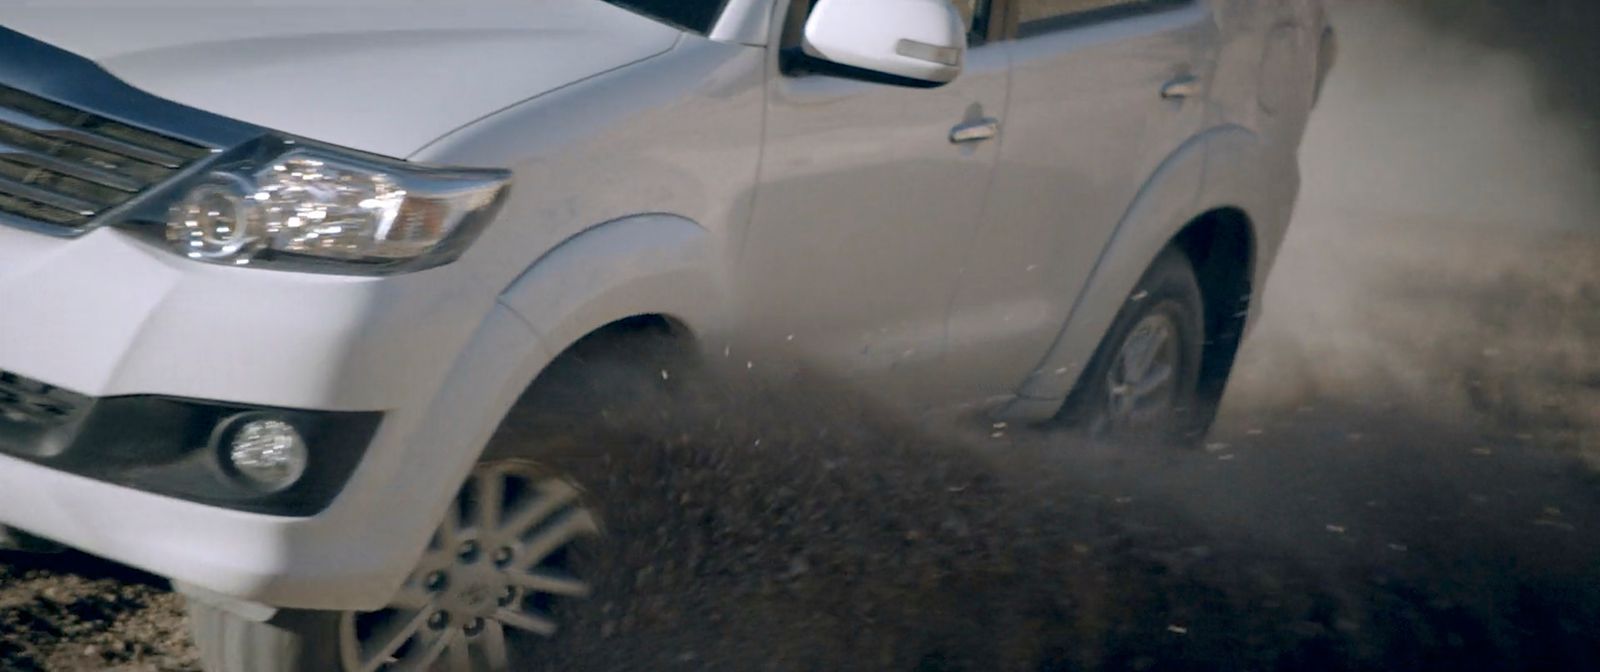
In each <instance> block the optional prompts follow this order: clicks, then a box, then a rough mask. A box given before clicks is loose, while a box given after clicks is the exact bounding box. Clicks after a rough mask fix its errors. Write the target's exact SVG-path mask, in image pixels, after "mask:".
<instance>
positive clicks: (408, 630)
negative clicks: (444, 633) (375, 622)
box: [361, 610, 428, 672]
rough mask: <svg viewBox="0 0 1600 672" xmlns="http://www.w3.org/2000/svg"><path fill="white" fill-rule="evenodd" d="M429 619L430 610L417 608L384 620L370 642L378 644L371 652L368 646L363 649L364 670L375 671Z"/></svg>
mask: <svg viewBox="0 0 1600 672" xmlns="http://www.w3.org/2000/svg"><path fill="white" fill-rule="evenodd" d="M427 619H428V612H426V611H422V610H417V611H412V612H397V613H395V614H394V616H393V617H391V618H390V619H388V620H386V621H384V622H383V625H382V626H380V629H379V630H378V631H376V632H374V633H373V636H372V637H371V639H369V640H368V641H369V642H372V643H375V644H376V645H377V646H376V647H375V648H374V650H372V651H371V652H370V653H369V652H368V650H367V647H362V649H361V670H362V672H373V671H374V670H377V669H378V668H380V667H383V665H384V663H387V662H389V660H390V659H391V658H393V657H394V652H395V651H398V650H400V646H401V645H402V644H405V643H406V640H408V639H411V637H412V635H415V634H417V629H418V628H421V627H422V624H423V622H424V621H426V620H427Z"/></svg>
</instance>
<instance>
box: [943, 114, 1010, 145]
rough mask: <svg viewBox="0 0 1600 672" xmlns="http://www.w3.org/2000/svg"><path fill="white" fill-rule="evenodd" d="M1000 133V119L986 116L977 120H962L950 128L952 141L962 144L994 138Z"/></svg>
mask: <svg viewBox="0 0 1600 672" xmlns="http://www.w3.org/2000/svg"><path fill="white" fill-rule="evenodd" d="M997 135H1000V120H999V119H995V118H994V117H984V118H983V119H979V120H977V121H967V122H962V123H961V124H960V125H959V126H956V127H955V128H952V129H950V142H952V143H954V144H957V145H960V144H965V143H969V142H983V141H984V140H993V139H994V137H995V136H997Z"/></svg>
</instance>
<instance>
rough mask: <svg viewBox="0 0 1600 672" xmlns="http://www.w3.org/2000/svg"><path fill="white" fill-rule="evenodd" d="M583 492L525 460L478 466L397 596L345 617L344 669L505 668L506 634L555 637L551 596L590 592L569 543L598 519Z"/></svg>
mask: <svg viewBox="0 0 1600 672" xmlns="http://www.w3.org/2000/svg"><path fill="white" fill-rule="evenodd" d="M579 494H580V493H579V491H578V489H577V488H576V487H574V486H573V485H572V484H570V483H568V482H567V481H565V480H562V479H559V478H551V477H549V476H548V475H546V474H544V473H543V472H541V471H540V470H539V469H538V468H537V467H536V466H534V465H532V464H528V463H525V462H497V463H491V464H485V465H481V466H479V467H478V468H477V469H476V470H474V471H473V473H472V475H471V476H470V477H469V478H468V480H467V483H466V485H465V486H463V487H462V490H461V493H460V495H458V496H457V497H456V499H455V501H454V502H453V503H452V504H451V506H450V509H449V511H448V512H447V513H446V515H445V518H444V521H443V522H442V523H441V524H440V525H439V529H438V531H437V532H435V533H434V536H433V539H432V541H431V542H430V543H429V546H428V549H427V551H426V552H425V553H424V554H423V556H422V559H421V560H420V561H419V562H418V563H417V567H416V569H415V570H414V571H413V572H412V573H411V575H410V576H409V577H408V578H407V579H406V582H405V585H404V586H403V587H402V588H401V589H400V592H399V594H398V595H396V596H395V598H394V600H393V601H392V602H391V603H390V604H389V605H388V606H387V607H385V608H383V609H380V610H378V611H375V612H362V613H354V612H353V613H348V614H345V615H344V617H343V619H342V621H341V627H340V650H341V656H342V658H343V661H344V666H345V669H346V670H350V671H352V672H377V671H379V670H394V671H402V670H404V671H421V670H448V671H450V672H467V671H472V672H476V671H481V670H506V669H509V668H510V660H509V652H508V648H507V643H506V638H507V635H508V634H511V633H528V634H531V635H536V636H541V637H549V636H552V635H554V634H555V633H556V631H557V630H558V629H559V626H558V624H557V622H556V620H555V617H554V616H553V615H552V611H551V607H552V606H553V605H554V604H555V602H556V601H558V600H563V599H577V598H584V597H587V596H588V595H589V593H590V586H589V584H588V583H586V582H584V581H583V580H582V579H580V578H578V577H577V576H575V575H574V574H573V573H572V571H571V562H570V553H569V550H570V548H571V546H572V544H573V543H574V542H576V541H578V540H580V539H582V538H585V537H594V536H597V535H598V534H599V533H600V526H599V522H598V520H597V519H596V518H595V516H594V514H593V513H591V512H590V511H589V510H588V509H586V508H584V507H583V505H582V503H581V501H580V499H579Z"/></svg>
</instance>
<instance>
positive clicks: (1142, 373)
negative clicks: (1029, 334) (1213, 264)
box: [1058, 247, 1215, 440]
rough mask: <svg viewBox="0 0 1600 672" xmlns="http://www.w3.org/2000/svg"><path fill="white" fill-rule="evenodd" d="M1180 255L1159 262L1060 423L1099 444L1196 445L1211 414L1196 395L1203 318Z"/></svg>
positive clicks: (1170, 252)
mask: <svg viewBox="0 0 1600 672" xmlns="http://www.w3.org/2000/svg"><path fill="white" fill-rule="evenodd" d="M1204 305H1205V304H1204V302H1203V300H1202V298H1201V293H1200V285H1199V282H1198V281H1196V279H1195V274H1194V268H1193V266H1192V265H1191V264H1190V263H1189V259H1188V257H1187V256H1186V255H1184V254H1183V252H1182V251H1180V250H1178V249H1176V248H1171V247H1169V248H1167V249H1166V250H1164V251H1162V253H1161V254H1160V255H1159V256H1158V257H1156V260H1155V262H1154V263H1152V264H1151V266H1150V269H1149V270H1148V271H1146V272H1145V275H1144V277H1143V278H1142V279H1141V280H1140V281H1139V285H1138V286H1137V287H1135V288H1134V290H1133V293H1132V294H1130V295H1129V297H1128V300H1127V302H1126V303H1125V304H1124V305H1123V307H1122V310H1121V312H1119V313H1118V315H1117V318H1116V320H1115V321H1114V322H1112V325H1111V329H1110V330H1109V331H1108V332H1107V333H1106V337H1105V339H1104V340H1103V341H1101V343H1100V347H1099V348H1098V349H1097V350H1096V352H1095V355H1094V358H1093V359H1092V360H1090V363H1089V368H1088V369H1086V370H1085V371H1084V374H1083V378H1082V379H1081V380H1080V381H1079V383H1078V386H1077V388H1076V389H1074V390H1073V392H1072V394H1071V395H1070V396H1069V397H1068V398H1067V401H1066V403H1065V404H1063V406H1062V409H1061V412H1060V414H1059V415H1058V419H1060V420H1061V421H1063V422H1064V423H1065V424H1067V425H1069V426H1071V427H1075V428H1080V429H1083V430H1086V431H1087V432H1088V433H1089V434H1090V435H1091V436H1094V437H1097V438H1113V439H1125V438H1140V437H1151V438H1159V439H1177V440H1192V439H1194V438H1197V435H1198V434H1199V433H1201V432H1203V431H1204V429H1205V427H1206V426H1207V425H1209V424H1210V418H1211V416H1212V415H1213V414H1214V412H1215V411H1214V409H1210V408H1205V407H1206V406H1209V405H1208V404H1205V403H1204V402H1203V400H1202V399H1201V398H1200V395H1199V394H1198V387H1199V381H1200V369H1201V357H1202V353H1203V351H1204V347H1205V321H1204V320H1205V314H1204V310H1205V308H1204Z"/></svg>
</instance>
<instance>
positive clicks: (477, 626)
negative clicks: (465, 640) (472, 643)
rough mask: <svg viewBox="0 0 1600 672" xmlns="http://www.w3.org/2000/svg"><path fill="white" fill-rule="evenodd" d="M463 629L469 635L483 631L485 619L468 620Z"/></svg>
mask: <svg viewBox="0 0 1600 672" xmlns="http://www.w3.org/2000/svg"><path fill="white" fill-rule="evenodd" d="M461 630H462V631H463V632H465V633H467V636H469V637H470V636H473V635H476V634H478V633H480V632H483V619H481V618H474V619H472V620H470V621H467V624H466V625H465V626H463V627H462V628H461Z"/></svg>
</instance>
